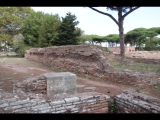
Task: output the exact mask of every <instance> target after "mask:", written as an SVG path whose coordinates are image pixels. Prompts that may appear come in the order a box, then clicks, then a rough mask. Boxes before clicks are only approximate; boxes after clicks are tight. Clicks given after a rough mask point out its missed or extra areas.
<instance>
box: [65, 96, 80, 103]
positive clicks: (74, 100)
mask: <svg viewBox="0 0 160 120" xmlns="http://www.w3.org/2000/svg"><path fill="white" fill-rule="evenodd" d="M64 100H65V101H66V103H71V102H78V101H80V99H79V98H78V97H73V98H65V99H64Z"/></svg>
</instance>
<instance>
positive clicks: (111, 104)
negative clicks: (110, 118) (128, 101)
mask: <svg viewBox="0 0 160 120" xmlns="http://www.w3.org/2000/svg"><path fill="white" fill-rule="evenodd" d="M108 109H109V112H110V113H117V110H118V106H117V104H116V102H115V100H113V102H111V101H110V100H109V101H108Z"/></svg>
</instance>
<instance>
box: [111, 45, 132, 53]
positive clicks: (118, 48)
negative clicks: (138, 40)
mask: <svg viewBox="0 0 160 120" xmlns="http://www.w3.org/2000/svg"><path fill="white" fill-rule="evenodd" d="M108 49H109V50H110V51H112V52H114V53H120V47H108ZM133 51H135V47H134V46H132V47H131V46H127V47H125V53H129V52H133Z"/></svg>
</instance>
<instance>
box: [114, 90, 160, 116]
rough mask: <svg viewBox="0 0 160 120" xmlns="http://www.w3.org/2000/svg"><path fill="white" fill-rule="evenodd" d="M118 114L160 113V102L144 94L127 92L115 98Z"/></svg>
mask: <svg viewBox="0 0 160 120" xmlns="http://www.w3.org/2000/svg"><path fill="white" fill-rule="evenodd" d="M115 102H116V104H117V106H118V111H117V112H118V113H160V100H159V99H157V98H153V97H151V96H147V95H145V94H142V93H137V92H134V93H133V92H128V91H125V92H123V93H122V94H120V95H117V96H116V97H115Z"/></svg>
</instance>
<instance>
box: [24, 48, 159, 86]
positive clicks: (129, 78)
mask: <svg viewBox="0 0 160 120" xmlns="http://www.w3.org/2000/svg"><path fill="white" fill-rule="evenodd" d="M25 57H26V58H27V59H30V60H34V61H37V62H40V63H43V64H44V65H48V66H53V67H54V68H59V69H65V70H67V71H70V72H79V73H84V74H88V75H91V76H95V77H99V78H101V79H104V80H111V81H115V82H124V83H128V84H137V83H138V84H140V83H145V85H150V83H151V82H152V81H157V80H158V79H157V78H158V76H156V75H155V74H152V73H149V74H148V73H146V74H142V73H138V72H136V73H135V72H132V71H119V70H115V69H114V68H112V67H111V66H110V63H109V60H108V59H107V58H106V57H105V54H104V51H103V48H102V47H101V46H97V45H69V46H53V47H46V48H31V49H29V50H27V51H26V53H25Z"/></svg>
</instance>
